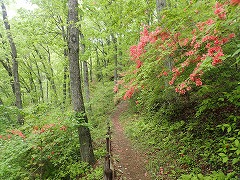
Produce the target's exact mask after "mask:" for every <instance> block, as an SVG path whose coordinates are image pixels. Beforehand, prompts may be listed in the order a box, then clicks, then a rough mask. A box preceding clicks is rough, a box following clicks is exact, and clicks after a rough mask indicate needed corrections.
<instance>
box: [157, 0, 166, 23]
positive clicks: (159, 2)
mask: <svg viewBox="0 0 240 180" xmlns="http://www.w3.org/2000/svg"><path fill="white" fill-rule="evenodd" d="M165 7H166V0H156V10H157V18H158V21H160V14H159V13H160V12H161V11H162V9H163V8H165Z"/></svg>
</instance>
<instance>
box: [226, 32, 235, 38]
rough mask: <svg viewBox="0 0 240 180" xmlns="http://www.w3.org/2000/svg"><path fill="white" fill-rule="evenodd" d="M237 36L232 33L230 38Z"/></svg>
mask: <svg viewBox="0 0 240 180" xmlns="http://www.w3.org/2000/svg"><path fill="white" fill-rule="evenodd" d="M235 36H236V35H235V34H234V33H231V34H229V35H228V37H229V38H234V37H235Z"/></svg>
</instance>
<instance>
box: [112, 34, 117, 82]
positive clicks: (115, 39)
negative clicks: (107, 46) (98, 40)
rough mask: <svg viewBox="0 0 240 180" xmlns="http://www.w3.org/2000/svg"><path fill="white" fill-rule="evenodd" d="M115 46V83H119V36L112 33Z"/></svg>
mask: <svg viewBox="0 0 240 180" xmlns="http://www.w3.org/2000/svg"><path fill="white" fill-rule="evenodd" d="M111 36H112V41H113V46H114V56H113V59H114V83H115V84H117V80H118V49H117V38H116V37H115V36H114V34H113V33H112V34H111Z"/></svg>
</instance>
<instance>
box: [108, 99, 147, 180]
mask: <svg viewBox="0 0 240 180" xmlns="http://www.w3.org/2000/svg"><path fill="white" fill-rule="evenodd" d="M127 108H128V104H127V102H121V103H120V104H119V105H118V106H117V108H116V110H115V112H114V113H113V115H112V117H111V119H112V123H113V127H112V131H113V134H112V154H113V157H114V159H115V161H114V166H115V169H116V170H117V180H122V179H124V180H125V179H126V180H150V178H149V176H148V174H147V172H146V169H145V165H146V158H145V157H144V155H143V154H141V153H140V152H139V151H137V150H136V149H134V147H133V146H132V144H131V142H130V140H129V139H128V138H127V137H126V135H125V134H124V130H123V128H122V126H121V124H120V122H119V117H120V116H121V114H122V113H123V112H124V111H126V110H127Z"/></svg>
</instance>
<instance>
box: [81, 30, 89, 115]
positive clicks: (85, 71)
mask: <svg viewBox="0 0 240 180" xmlns="http://www.w3.org/2000/svg"><path fill="white" fill-rule="evenodd" d="M79 28H81V26H80V27H79ZM79 33H80V40H81V43H80V47H81V54H82V55H84V53H85V51H86V50H85V48H86V47H85V44H84V35H83V33H82V32H81V30H80V31H79ZM82 62H83V64H82V70H83V81H84V90H85V99H86V102H87V103H88V104H87V109H88V110H89V111H91V105H90V104H89V103H90V90H89V78H88V65H87V61H86V60H85V59H84V60H83V61H82Z"/></svg>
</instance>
